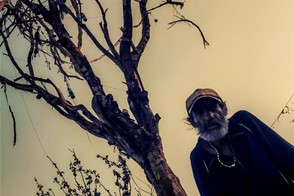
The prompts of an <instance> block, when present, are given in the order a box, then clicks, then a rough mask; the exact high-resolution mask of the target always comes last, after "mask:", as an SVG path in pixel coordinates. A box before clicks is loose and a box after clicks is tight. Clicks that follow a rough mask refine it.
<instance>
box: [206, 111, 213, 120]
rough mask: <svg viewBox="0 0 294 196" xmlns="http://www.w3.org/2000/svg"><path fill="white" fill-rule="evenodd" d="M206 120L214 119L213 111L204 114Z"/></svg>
mask: <svg viewBox="0 0 294 196" xmlns="http://www.w3.org/2000/svg"><path fill="white" fill-rule="evenodd" d="M204 118H205V120H211V119H213V118H214V112H212V111H205V113H204Z"/></svg>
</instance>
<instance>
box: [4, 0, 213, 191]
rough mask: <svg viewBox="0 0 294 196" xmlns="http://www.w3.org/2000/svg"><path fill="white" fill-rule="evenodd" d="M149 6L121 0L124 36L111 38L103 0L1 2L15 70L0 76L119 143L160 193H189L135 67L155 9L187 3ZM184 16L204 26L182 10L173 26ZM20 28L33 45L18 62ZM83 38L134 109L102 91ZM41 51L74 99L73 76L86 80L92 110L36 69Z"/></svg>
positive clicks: (7, 48)
mask: <svg viewBox="0 0 294 196" xmlns="http://www.w3.org/2000/svg"><path fill="white" fill-rule="evenodd" d="M86 3H92V4H93V6H94V5H95V6H97V8H98V9H99V11H100V14H101V21H100V23H99V25H100V31H99V32H98V33H100V35H102V36H103V39H104V40H103V42H102V41H99V40H98V39H97V36H95V34H94V32H92V31H91V30H90V28H89V26H87V23H86V21H87V17H86V13H85V12H84V10H83V4H86ZM111 3H113V2H111ZM119 3H120V2H119ZM147 3H148V0H134V1H131V0H122V11H123V12H122V13H123V16H122V17H123V20H122V21H123V24H122V27H121V32H122V35H121V37H120V39H119V40H118V41H117V40H115V41H113V40H112V39H111V37H110V32H109V27H108V22H109V21H108V19H107V11H108V9H105V8H104V6H103V5H102V3H101V2H100V0H95V1H88V0H87V1H85V2H83V4H82V1H81V0H68V1H67V2H66V0H48V1H45V0H17V1H15V2H14V3H11V2H8V0H4V1H2V2H0V10H1V22H0V25H1V32H0V34H1V38H2V40H1V47H4V48H5V51H6V53H5V55H7V56H8V57H9V59H10V61H11V64H12V66H13V67H14V69H16V70H17V74H18V76H17V78H14V79H9V78H8V77H5V76H3V75H0V81H1V83H2V84H3V86H4V88H3V89H4V91H5V90H6V86H7V85H8V86H11V87H14V88H15V89H18V90H21V91H26V92H31V93H33V94H35V95H36V98H37V99H44V100H45V101H46V102H47V103H48V104H49V105H51V106H52V107H53V108H55V109H56V110H57V111H58V112H59V113H60V114H61V115H63V116H64V117H65V118H68V119H70V120H73V121H74V122H76V123H77V124H78V125H80V127H82V128H83V129H84V130H85V131H87V132H89V133H91V134H93V135H94V136H97V137H99V138H103V139H105V140H107V141H108V143H109V144H110V145H115V146H116V147H117V148H118V149H119V150H120V152H121V153H124V154H126V155H127V156H129V157H131V158H132V159H133V160H135V161H136V162H137V163H138V164H139V165H140V166H141V168H142V169H143V170H144V172H145V174H146V177H147V179H148V181H149V182H150V183H151V184H152V185H153V186H154V189H155V190H156V193H157V195H160V196H161V195H166V196H172V195H186V193H185V191H184V189H183V188H182V186H181V184H180V181H179V179H178V178H177V177H176V175H175V174H174V173H173V172H172V170H171V168H170V167H169V166H168V164H167V161H166V158H165V156H164V152H163V148H162V142H161V138H160V136H159V130H158V122H159V120H160V117H159V115H158V114H154V113H153V112H152V110H151V108H150V106H149V100H148V93H147V91H146V89H145V88H144V85H143V83H142V81H141V79H140V75H139V72H138V65H139V62H140V58H141V56H142V54H143V52H144V50H145V48H146V45H147V43H148V41H149V39H150V20H149V17H150V13H151V11H154V10H157V9H160V8H162V7H163V6H173V7H174V9H177V8H181V7H182V6H183V5H184V4H183V2H178V1H173V0H167V1H166V2H161V3H159V4H158V5H157V6H155V7H150V8H148V6H147ZM133 6H137V7H138V10H139V16H140V22H139V24H134V22H133V16H134V13H133ZM176 13H178V12H176ZM65 16H66V17H70V18H71V19H72V20H73V21H75V23H76V32H77V33H75V34H76V36H74V35H73V34H74V33H73V32H72V30H69V29H68V28H66V25H65V22H64V17H65ZM181 21H185V22H189V23H191V24H192V25H195V26H196V27H197V28H198V29H199V27H198V26H197V25H196V24H194V23H192V21H189V20H186V19H185V18H184V17H183V16H182V15H180V14H178V18H176V20H174V21H173V22H172V23H171V25H174V24H176V23H177V22H181ZM135 28H140V29H141V33H140V37H139V39H138V41H137V42H135V41H134V35H133V31H134V29H135ZM199 30H200V29H199ZM15 32H17V33H19V34H21V35H22V36H23V38H24V39H25V40H26V41H27V43H28V48H24V50H23V51H24V52H27V58H26V62H25V64H24V63H23V62H21V63H20V62H18V60H17V59H16V58H15V55H14V54H13V52H12V50H11V46H10V41H11V40H10V37H11V35H12V34H13V33H15ZM200 32H201V30H200ZM201 35H202V38H203V41H204V45H206V44H208V43H207V42H206V40H205V39H204V36H203V34H202V32H201ZM85 37H86V38H87V39H88V40H90V41H91V42H92V43H93V45H94V46H95V47H96V48H97V49H98V50H100V51H101V52H102V53H103V56H105V57H107V58H108V59H110V60H111V61H112V62H113V63H114V64H115V65H116V66H117V67H118V68H119V69H120V70H121V72H122V73H123V75H124V79H125V81H124V83H125V84H126V86H127V101H128V104H129V110H130V112H129V111H128V110H126V109H120V108H119V106H118V104H117V102H116V101H115V98H114V97H113V95H112V94H107V93H106V92H105V91H104V89H103V85H102V84H101V81H100V78H99V77H98V76H97V73H95V72H94V71H93V69H92V67H91V62H90V61H89V60H88V59H87V57H86V56H85V55H84V54H83V51H82V46H83V40H84V38H85ZM117 45H118V49H117V47H116V46H117ZM40 54H42V55H43V58H45V59H46V62H47V63H48V65H50V63H52V62H53V63H54V66H57V67H58V69H59V71H60V73H61V74H63V76H64V81H65V83H66V85H67V91H68V94H69V96H70V98H72V99H74V98H75V94H74V92H73V91H72V89H71V87H70V85H68V84H69V83H68V81H69V80H70V79H71V80H77V81H81V82H86V83H87V85H88V88H89V89H90V91H91V93H92V96H93V97H92V103H91V105H92V108H87V107H86V106H85V104H75V103H74V102H73V101H70V100H67V99H66V96H64V92H63V91H62V90H61V88H59V87H58V84H56V83H54V82H53V80H52V78H50V77H48V78H47V77H46V78H45V77H42V76H40V75H38V74H36V72H35V65H34V63H33V59H34V58H38V57H39V56H40ZM69 65H70V66H72V67H73V68H74V70H75V71H76V74H71V73H70V72H68V69H67V67H68V66H69ZM49 68H50V67H49ZM12 114H13V113H12ZM15 136H16V134H15ZM15 141H16V137H15Z"/></svg>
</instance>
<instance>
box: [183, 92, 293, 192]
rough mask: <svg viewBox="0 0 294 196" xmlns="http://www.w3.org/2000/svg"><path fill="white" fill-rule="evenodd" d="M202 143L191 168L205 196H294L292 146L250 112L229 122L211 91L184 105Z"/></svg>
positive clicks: (196, 96) (240, 113)
mask: <svg viewBox="0 0 294 196" xmlns="http://www.w3.org/2000/svg"><path fill="white" fill-rule="evenodd" d="M186 109H187V112H188V118H187V119H188V121H189V122H190V124H191V125H192V126H193V127H195V128H197V129H198V133H199V139H198V142H197V144H196V146H195V148H194V149H193V150H192V152H191V156H190V159H191V165H192V170H193V174H194V178H195V181H196V184H197V186H198V190H199V192H200V194H201V196H290V195H291V196H294V183H293V180H294V147H293V146H292V145H291V144H289V143H288V142H287V141H285V140H284V139H283V138H282V137H280V136H279V135H278V134H277V133H275V132H274V131H273V130H272V129H271V128H269V127H268V126H266V125H265V124H264V123H263V122H261V121H260V120H259V119H258V118H256V117H255V116H253V115H252V114H250V113H249V112H247V111H239V112H237V113H235V114H234V115H233V116H232V117H231V118H230V119H227V117H226V115H227V107H226V104H225V102H223V100H222V99H221V98H220V96H219V95H218V93H217V92H215V91H214V90H212V89H207V88H206V89H196V90H195V91H194V92H193V93H192V94H191V95H190V96H189V97H188V98H187V100H186Z"/></svg>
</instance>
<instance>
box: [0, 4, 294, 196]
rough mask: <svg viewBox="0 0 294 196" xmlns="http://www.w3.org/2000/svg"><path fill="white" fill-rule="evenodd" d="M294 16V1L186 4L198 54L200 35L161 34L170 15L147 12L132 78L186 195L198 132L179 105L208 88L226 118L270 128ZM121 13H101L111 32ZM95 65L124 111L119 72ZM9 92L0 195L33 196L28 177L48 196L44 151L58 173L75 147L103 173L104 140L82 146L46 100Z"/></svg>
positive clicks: (289, 65)
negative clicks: (155, 118) (250, 118)
mask: <svg viewBox="0 0 294 196" xmlns="http://www.w3.org/2000/svg"><path fill="white" fill-rule="evenodd" d="M293 8H294V2H293V1H292V0H280V1H274V0H258V1H253V0H251V1H241V0H223V1H212V0H193V1H186V4H185V6H184V8H183V11H184V12H183V14H184V15H185V16H186V17H187V18H190V19H191V20H193V21H195V22H196V23H197V24H198V25H200V26H201V28H202V30H203V32H204V34H205V36H206V38H207V40H208V42H209V43H210V46H208V47H207V48H206V49H204V47H203V45H202V40H201V38H200V35H199V33H198V32H197V30H196V29H194V28H193V27H191V26H188V25H184V24H181V25H177V26H175V27H173V28H172V29H170V30H167V28H168V25H166V23H167V22H169V21H170V20H171V19H172V15H173V12H172V9H166V8H165V9H164V13H161V14H159V12H155V13H153V14H152V16H151V20H153V19H155V18H157V19H158V23H154V22H152V26H151V27H152V28H153V29H152V32H151V40H150V43H149V45H148V46H147V49H146V52H145V54H144V56H143V57H142V61H141V64H140V68H139V71H140V73H141V75H142V79H143V82H144V84H145V88H146V89H147V91H148V92H149V98H150V105H151V107H152V110H153V112H154V113H159V114H160V116H161V117H162V119H161V121H160V135H161V136H162V140H163V144H164V150H165V155H166V158H167V160H168V163H169V164H170V166H171V168H172V169H173V171H174V172H175V173H176V174H177V176H178V177H179V178H180V180H181V182H182V185H183V187H184V188H185V190H186V192H187V194H188V195H189V196H195V195H196V196H197V195H198V191H197V188H196V185H195V182H194V179H193V176H192V172H191V167H190V162H189V154H190V151H191V149H192V148H193V147H194V145H195V142H196V140H197V134H196V133H195V131H193V130H189V127H188V126H187V125H186V124H185V123H184V120H183V118H185V117H186V111H185V107H184V106H185V104H184V103H185V100H186V97H187V96H188V95H189V94H190V93H191V92H192V91H193V90H194V89H195V88H198V87H211V88H214V89H216V90H217V91H218V92H219V94H220V95H221V96H222V97H223V99H224V100H226V101H227V104H228V107H229V115H232V114H233V113H234V112H236V111H238V110H240V109H245V110H249V111H250V112H252V113H253V114H255V115H256V116H258V117H259V118H260V119H262V120H263V121H264V122H265V123H266V124H268V125H271V124H272V122H273V121H274V120H275V118H276V117H277V115H278V114H279V113H280V111H281V110H282V108H283V106H284V105H285V104H286V102H287V101H288V99H289V98H290V96H291V95H292V94H293V92H294V86H293V84H294V77H293V73H294V55H293V51H294V36H293V35H294V12H293ZM109 11H111V10H109ZM119 14H120V12H118V11H117V10H116V11H115V12H113V13H112V14H109V16H111V17H112V19H113V20H112V21H113V23H111V24H112V25H113V28H115V27H117V26H119V25H120V24H119V23H120V22H121V19H120V17H119ZM89 15H90V16H92V17H93V18H92V19H89V23H93V24H92V25H91V27H92V28H93V29H95V28H98V25H97V24H98V22H96V21H95V19H97V18H95V12H94V11H93V10H91V12H90V13H89ZM89 18H91V17H89ZM69 25H70V21H69ZM119 33H120V31H119V29H117V30H116V31H115V32H114V33H113V34H112V37H113V40H116V38H118V37H119ZM88 47H90V46H88ZM20 49H21V47H19V42H17V41H16V40H15V47H14V50H15V51H16V56H17V57H18V58H19V59H20V60H21V59H24V58H25V54H24V53H21V52H20ZM83 52H84V53H85V54H86V55H87V56H88V58H89V59H91V58H93V59H94V58H96V57H98V56H99V55H100V53H98V52H95V51H92V50H87V49H86V48H84V51H83ZM1 54H2V53H1ZM1 57H2V59H1V60H2V62H1V63H2V64H1V74H3V75H8V76H10V77H12V76H14V71H13V70H11V69H8V66H7V59H6V57H4V56H1ZM36 62H37V63H38V64H39V65H40V67H39V68H38V70H37V71H38V72H39V73H41V74H44V72H45V71H47V68H46V66H45V65H44V64H43V62H42V61H41V62H40V61H36ZM93 66H94V69H95V70H96V71H97V72H98V73H99V76H101V78H102V82H103V83H104V85H105V89H106V90H107V91H108V92H110V93H113V94H114V96H115V97H117V100H118V101H119V102H120V103H121V108H126V107H127V106H126V101H125V99H124V98H125V92H124V90H125V86H124V85H123V84H122V75H121V74H120V72H119V70H118V69H117V68H116V67H115V66H114V65H113V64H112V63H109V61H108V60H107V59H103V60H101V61H100V62H97V63H93ZM53 72H57V71H56V70H52V71H51V73H53ZM103 72H104V73H103ZM100 73H101V75H100ZM62 79H63V78H62V77H60V78H59V77H57V78H55V80H56V82H58V81H59V82H60V85H61V87H62V85H64V83H63V82H62ZM71 84H72V86H73V87H74V91H75V93H76V95H77V100H76V101H77V102H78V103H82V102H87V105H90V96H88V94H87V91H86V90H85V86H84V85H85V84H78V85H75V82H72V83H71ZM63 88H65V87H64V86H63ZM8 93H9V98H10V103H11V105H12V109H13V111H14V114H15V116H16V118H17V133H18V141H17V145H16V146H15V147H12V138H13V134H12V133H13V128H12V120H11V117H10V115H9V112H8V108H7V106H6V102H5V99H4V94H3V92H2V91H1V122H0V123H1V187H0V190H1V194H2V195H1V196H15V195H25V196H27V195H34V194H35V192H36V186H35V184H34V181H33V178H34V177H35V176H36V177H37V178H38V179H39V180H40V182H41V183H43V184H44V185H46V186H50V187H52V188H56V187H55V186H53V185H52V181H53V177H54V168H53V167H51V165H50V163H49V161H48V160H47V159H46V157H45V153H44V151H43V149H42V148H44V150H45V152H46V153H47V154H48V155H49V156H50V157H51V158H52V159H53V160H55V161H56V162H57V163H59V164H60V165H62V167H63V169H64V170H67V167H68V163H69V160H70V158H71V157H70V152H69V151H68V148H74V149H75V150H76V152H77V153H78V155H79V156H80V158H81V160H82V162H84V163H85V165H86V166H88V167H90V168H99V167H101V166H102V165H103V164H102V163H101V162H99V161H97V160H96V158H95V155H96V154H97V153H100V154H106V153H112V151H113V148H112V147H109V146H108V145H107V144H106V143H105V141H102V140H100V139H97V138H94V137H92V136H89V137H90V140H91V142H89V139H88V136H87V134H86V133H85V132H84V131H82V130H81V129H80V128H79V127H78V126H77V125H75V124H74V123H73V122H70V121H69V120H66V119H63V118H62V117H61V116H60V115H59V114H58V113H57V112H56V111H54V110H53V109H52V108H50V107H49V106H48V105H46V103H45V102H44V101H40V100H36V99H35V97H34V96H32V95H30V94H28V93H20V92H17V91H15V90H13V89H11V88H9V89H8ZM293 101H294V100H293ZM292 106H293V104H292ZM26 107H27V109H28V112H29V113H27V111H26ZM293 118H294V116H293V113H292V116H289V115H288V116H282V117H281V119H280V121H279V122H278V123H277V124H276V126H275V131H276V132H278V133H279V134H281V135H282V136H283V137H284V138H285V139H287V140H288V141H289V142H290V143H292V144H294V124H291V123H289V122H290V121H291V120H292V119H293ZM36 133H37V134H36ZM37 135H38V138H39V139H40V141H41V144H42V146H41V144H40V142H39V141H38V138H37ZM131 165H132V166H133V165H134V164H131ZM97 170H98V169H97ZM133 170H134V171H135V174H136V176H137V177H138V178H140V179H144V175H143V173H142V171H140V170H139V169H138V168H137V167H136V166H133ZM110 175H111V174H110ZM107 181H108V180H107ZM57 189H58V188H56V190H57Z"/></svg>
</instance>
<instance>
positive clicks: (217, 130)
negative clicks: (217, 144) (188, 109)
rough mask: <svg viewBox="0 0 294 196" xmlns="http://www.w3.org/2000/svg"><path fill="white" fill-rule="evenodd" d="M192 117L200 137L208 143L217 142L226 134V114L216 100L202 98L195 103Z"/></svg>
mask: <svg viewBox="0 0 294 196" xmlns="http://www.w3.org/2000/svg"><path fill="white" fill-rule="evenodd" d="M192 117H193V120H194V121H195V124H196V126H197V127H196V128H197V129H198V131H199V134H200V137H201V138H203V139H205V140H208V141H217V140H219V139H221V138H223V137H224V136H225V135H226V134H227V133H228V122H227V119H226V112H225V111H223V109H222V108H221V107H220V105H219V103H218V102H217V101H216V100H213V99H209V98H204V99H202V100H199V101H198V102H197V105H196V107H195V108H193V110H192Z"/></svg>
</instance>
